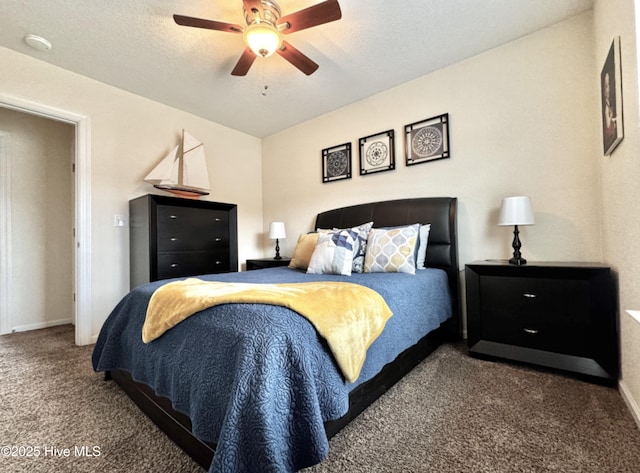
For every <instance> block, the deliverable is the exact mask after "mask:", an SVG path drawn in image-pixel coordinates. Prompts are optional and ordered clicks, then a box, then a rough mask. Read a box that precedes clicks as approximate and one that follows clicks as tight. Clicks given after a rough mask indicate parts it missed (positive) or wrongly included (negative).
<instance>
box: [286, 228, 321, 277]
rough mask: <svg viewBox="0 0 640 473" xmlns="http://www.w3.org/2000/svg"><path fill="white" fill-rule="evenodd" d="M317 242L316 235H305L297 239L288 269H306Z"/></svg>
mask: <svg viewBox="0 0 640 473" xmlns="http://www.w3.org/2000/svg"><path fill="white" fill-rule="evenodd" d="M317 242H318V234H317V233H307V234H304V235H300V237H298V243H297V244H296V249H295V250H294V251H293V258H291V262H290V263H289V267H290V268H293V269H307V267H308V266H309V261H311V255H312V254H313V250H315V249H316V243H317Z"/></svg>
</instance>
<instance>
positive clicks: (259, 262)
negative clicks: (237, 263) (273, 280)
mask: <svg viewBox="0 0 640 473" xmlns="http://www.w3.org/2000/svg"><path fill="white" fill-rule="evenodd" d="M289 263H291V258H281V259H274V258H260V259H248V260H247V271H252V270H255V269H265V268H277V267H279V266H289Z"/></svg>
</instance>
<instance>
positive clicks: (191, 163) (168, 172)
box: [144, 130, 211, 198]
mask: <svg viewBox="0 0 640 473" xmlns="http://www.w3.org/2000/svg"><path fill="white" fill-rule="evenodd" d="M144 180H145V182H148V183H149V184H153V185H154V187H156V188H157V189H162V190H166V191H168V192H172V193H174V194H177V195H180V196H181V197H190V198H197V197H200V196H203V195H207V194H209V191H210V190H211V188H210V184H209V173H208V172H207V163H206V157H205V154H204V145H203V144H202V143H201V142H200V141H199V140H197V139H196V138H195V137H194V136H193V135H191V134H189V133H188V132H186V131H184V130H183V132H182V142H181V144H179V145H178V146H176V147H175V148H173V149H172V150H171V152H170V153H169V154H167V156H165V157H164V159H163V160H162V161H160V163H159V164H158V165H157V166H156V167H155V168H153V170H152V171H151V172H150V173H149V174H148V175H147V176H146V177H145V178H144Z"/></svg>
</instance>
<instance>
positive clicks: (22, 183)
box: [0, 109, 75, 332]
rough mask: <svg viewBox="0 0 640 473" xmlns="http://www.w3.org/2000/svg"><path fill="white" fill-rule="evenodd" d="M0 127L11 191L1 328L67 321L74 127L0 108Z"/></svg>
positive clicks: (69, 315) (70, 296) (70, 284)
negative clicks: (4, 309) (6, 295)
mask: <svg viewBox="0 0 640 473" xmlns="http://www.w3.org/2000/svg"><path fill="white" fill-rule="evenodd" d="M0 130H1V131H3V132H5V133H6V135H4V138H3V139H5V140H6V148H5V149H6V152H7V154H6V159H7V160H8V166H7V169H8V172H9V173H10V186H9V188H10V189H11V191H12V192H11V193H10V199H9V200H10V210H11V212H10V214H11V221H10V222H9V223H10V232H11V242H10V244H9V248H10V253H11V254H10V260H11V265H10V275H9V276H8V280H9V284H10V285H11V288H10V293H9V296H10V299H9V300H10V304H9V305H8V306H7V314H6V317H7V320H6V322H7V323H6V327H4V329H5V330H6V331H8V332H9V331H14V330H15V331H21V330H27V329H35V328H42V327H45V326H49V325H53V324H59V323H70V322H71V321H72V320H73V310H74V309H73V234H72V228H73V187H72V182H73V181H72V176H71V163H72V159H73V150H74V139H75V136H74V130H73V127H72V126H71V125H67V124H64V123H61V122H54V121H51V120H46V119H44V118H40V117H36V116H33V115H29V114H25V113H20V112H16V111H13V110H7V109H0ZM25 236H28V238H26V237H25ZM1 237H2V238H4V237H5V235H2V236H1Z"/></svg>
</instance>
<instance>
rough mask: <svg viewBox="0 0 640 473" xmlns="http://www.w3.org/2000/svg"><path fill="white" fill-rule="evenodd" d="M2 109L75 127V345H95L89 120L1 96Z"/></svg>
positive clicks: (2, 152) (4, 163)
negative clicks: (92, 291) (93, 335)
mask: <svg viewBox="0 0 640 473" xmlns="http://www.w3.org/2000/svg"><path fill="white" fill-rule="evenodd" d="M0 107H2V108H7V109H11V110H15V111H19V112H24V113H27V114H32V115H37V116H40V117H43V118H47V119H50V120H54V121H58V122H63V123H67V124H70V125H72V126H73V129H74V130H73V135H74V139H73V141H74V146H73V148H74V149H73V155H74V165H75V172H74V174H73V183H70V184H73V185H72V187H75V195H74V196H73V199H72V200H73V204H72V207H73V214H74V215H73V227H74V230H75V231H74V233H75V234H74V235H73V236H72V241H73V256H74V258H73V260H74V261H73V265H72V266H73V286H74V289H75V290H74V292H75V305H74V307H73V317H72V318H73V320H74V322H75V342H76V344H77V345H87V344H89V343H92V342H93V341H94V340H93V339H92V334H91V332H92V316H91V310H90V307H91V305H90V297H91V266H90V256H91V238H90V237H91V233H90V222H91V194H90V183H91V181H90V176H91V174H90V153H89V119H88V117H86V116H82V115H78V114H75V113H73V112H68V111H65V110H60V109H56V108H52V107H49V106H47V105H42V104H37V103H33V102H28V101H25V100H22V99H18V98H15V97H9V96H5V95H0ZM6 140H7V136H6V135H3V136H2V139H0V171H1V175H2V178H0V202H1V204H0V205H1V208H0V210H2V212H1V213H2V216H1V217H0V234H2V235H3V238H1V240H2V243H1V244H0V301H2V302H0V331H1V332H2V333H4V332H5V331H7V330H8V327H7V324H8V319H9V318H8V314H7V310H9V303H10V301H11V297H12V294H14V293H15V290H14V288H12V280H11V277H10V274H11V273H10V266H9V265H10V263H11V260H10V255H11V248H10V247H8V245H9V243H7V242H8V241H10V240H9V239H8V238H6V237H5V235H6V234H7V232H9V234H10V232H11V221H10V219H11V213H12V212H15V210H14V209H12V208H11V204H10V199H9V192H10V186H9V185H8V182H7V180H8V179H7V177H6V176H7V175H8V174H9V171H10V170H9V163H8V155H7V146H6Z"/></svg>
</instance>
